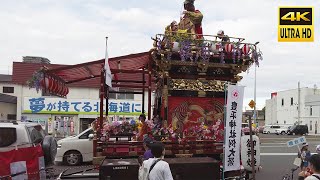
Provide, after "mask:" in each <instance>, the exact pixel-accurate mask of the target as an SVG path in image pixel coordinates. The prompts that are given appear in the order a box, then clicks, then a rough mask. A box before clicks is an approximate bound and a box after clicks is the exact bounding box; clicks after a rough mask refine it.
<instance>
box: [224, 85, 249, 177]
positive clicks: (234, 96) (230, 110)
mask: <svg viewBox="0 0 320 180" xmlns="http://www.w3.org/2000/svg"><path fill="white" fill-rule="evenodd" d="M243 91H244V87H243V86H235V85H229V86H228V97H227V109H226V123H225V125H226V126H225V148H224V154H225V158H224V171H234V170H239V169H240V138H241V122H242V103H243Z"/></svg>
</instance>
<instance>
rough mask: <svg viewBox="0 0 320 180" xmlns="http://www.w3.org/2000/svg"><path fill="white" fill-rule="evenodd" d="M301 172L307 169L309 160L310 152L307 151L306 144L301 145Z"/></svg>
mask: <svg viewBox="0 0 320 180" xmlns="http://www.w3.org/2000/svg"><path fill="white" fill-rule="evenodd" d="M300 152H301V155H300V156H301V170H303V171H304V170H305V169H306V168H307V167H308V161H307V159H308V158H310V156H311V152H310V151H309V150H308V143H303V144H302V148H301V151H300Z"/></svg>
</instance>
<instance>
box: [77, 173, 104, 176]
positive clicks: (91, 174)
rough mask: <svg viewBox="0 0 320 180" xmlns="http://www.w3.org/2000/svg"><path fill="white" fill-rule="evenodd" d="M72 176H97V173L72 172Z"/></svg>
mask: <svg viewBox="0 0 320 180" xmlns="http://www.w3.org/2000/svg"><path fill="white" fill-rule="evenodd" d="M72 176H99V173H79V174H73V175H72Z"/></svg>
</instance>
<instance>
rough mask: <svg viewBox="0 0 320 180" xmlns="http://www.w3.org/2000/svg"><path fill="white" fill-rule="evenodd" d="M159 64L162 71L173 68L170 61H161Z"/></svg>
mask: <svg viewBox="0 0 320 180" xmlns="http://www.w3.org/2000/svg"><path fill="white" fill-rule="evenodd" d="M158 65H159V68H160V70H162V71H169V70H170V68H171V64H170V62H169V61H160V62H159V64H158Z"/></svg>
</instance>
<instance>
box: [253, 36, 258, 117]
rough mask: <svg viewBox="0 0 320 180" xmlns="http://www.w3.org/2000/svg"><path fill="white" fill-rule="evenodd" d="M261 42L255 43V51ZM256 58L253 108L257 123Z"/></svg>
mask: <svg viewBox="0 0 320 180" xmlns="http://www.w3.org/2000/svg"><path fill="white" fill-rule="evenodd" d="M259 43H260V42H259V41H257V42H256V43H254V49H255V51H257V45H258V44H259ZM256 63H257V62H256V59H255V62H254V102H255V103H254V109H253V122H254V123H257V107H256V106H257V64H256Z"/></svg>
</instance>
